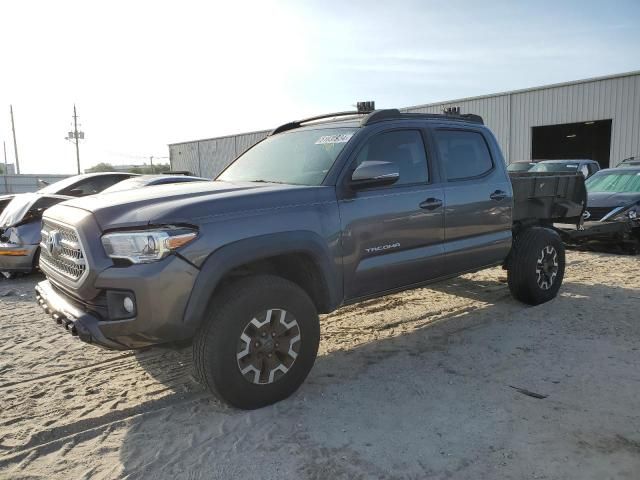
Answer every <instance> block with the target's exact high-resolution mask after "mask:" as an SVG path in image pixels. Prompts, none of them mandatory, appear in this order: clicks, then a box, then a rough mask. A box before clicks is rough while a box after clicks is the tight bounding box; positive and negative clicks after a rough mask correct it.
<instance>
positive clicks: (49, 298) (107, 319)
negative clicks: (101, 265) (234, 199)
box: [36, 256, 199, 350]
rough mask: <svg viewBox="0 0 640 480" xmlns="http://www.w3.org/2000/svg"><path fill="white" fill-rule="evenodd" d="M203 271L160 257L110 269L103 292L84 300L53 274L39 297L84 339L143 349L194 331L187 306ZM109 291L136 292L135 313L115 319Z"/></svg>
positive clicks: (101, 277) (101, 279)
mask: <svg viewBox="0 0 640 480" xmlns="http://www.w3.org/2000/svg"><path fill="white" fill-rule="evenodd" d="M198 273H199V270H198V269H196V268H195V267H193V266H192V265H191V264H189V263H187V262H185V261H184V260H182V259H180V258H178V257H176V256H170V257H168V258H166V259H164V260H162V261H160V262H156V263H150V264H141V265H131V266H129V267H122V268H116V267H112V268H107V269H105V270H103V271H102V272H100V273H98V274H97V276H96V277H95V280H94V282H93V287H95V289H96V291H98V292H100V293H99V295H98V296H96V297H94V298H91V299H88V298H87V299H83V298H82V296H81V295H80V294H78V291H76V292H73V291H70V290H67V289H66V288H65V287H64V286H63V285H60V284H58V282H56V281H54V280H53V279H51V278H50V279H48V280H45V281H43V282H40V283H39V284H38V285H37V286H36V293H37V296H38V302H39V303H40V305H41V306H42V308H43V309H44V310H45V312H47V313H48V314H50V315H51V316H52V317H53V318H54V319H55V320H56V321H57V322H58V323H59V324H61V325H63V326H64V327H65V328H66V330H67V331H69V332H70V333H71V334H72V335H76V336H77V337H78V338H80V340H82V341H85V342H87V343H91V344H94V345H98V346H101V347H104V348H107V349H111V350H125V349H139V348H143V347H147V346H150V345H158V344H163V343H174V342H183V341H185V340H189V339H191V338H192V337H193V335H194V333H195V332H194V331H192V330H191V329H190V328H188V327H187V326H186V325H185V324H184V322H183V318H184V311H185V309H186V305H187V302H188V300H189V296H190V293H191V289H192V288H193V284H194V282H195V279H196V277H197V274H198ZM108 292H130V293H131V294H132V296H133V298H135V302H136V305H135V306H136V308H135V316H134V317H132V318H127V319H120V320H114V319H112V315H111V310H110V306H109V304H108V301H107V300H105V299H106V298H107V293H108Z"/></svg>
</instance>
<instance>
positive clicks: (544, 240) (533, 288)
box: [507, 227, 565, 305]
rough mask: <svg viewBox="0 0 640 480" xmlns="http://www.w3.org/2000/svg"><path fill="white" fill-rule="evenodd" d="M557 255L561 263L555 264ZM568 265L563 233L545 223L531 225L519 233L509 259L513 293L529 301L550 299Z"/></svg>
mask: <svg viewBox="0 0 640 480" xmlns="http://www.w3.org/2000/svg"><path fill="white" fill-rule="evenodd" d="M554 255H555V258H556V263H557V265H553V258H554ZM548 258H549V260H547V259H548ZM549 264H550V265H551V267H550V268H547V265H549ZM545 269H548V270H549V272H547V271H546V270H545ZM564 269H565V249H564V244H563V243H562V240H561V239H560V236H559V235H558V234H557V233H556V232H554V231H553V230H551V229H548V228H544V227H531V228H527V229H526V230H523V231H522V232H520V233H519V234H518V235H517V236H516V238H515V240H514V243H513V248H512V250H511V253H510V254H509V259H508V262H507V270H508V272H507V278H508V283H509V290H511V295H513V297H514V298H515V299H517V300H519V301H521V302H523V303H526V304H529V305H539V304H541V303H545V302H548V301H549V300H552V299H553V298H555V297H556V295H558V290H560V286H561V285H562V280H563V278H564ZM553 272H555V276H553ZM552 276H553V279H552V280H550V279H551V277H552Z"/></svg>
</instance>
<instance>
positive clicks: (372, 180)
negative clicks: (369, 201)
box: [350, 161, 400, 190]
mask: <svg viewBox="0 0 640 480" xmlns="http://www.w3.org/2000/svg"><path fill="white" fill-rule="evenodd" d="M399 178H400V172H399V171H398V168H397V167H396V165H395V164H393V163H391V162H379V161H369V162H362V163H361V164H360V165H359V166H358V168H356V169H355V170H354V171H353V174H352V175H351V184H350V185H351V188H353V189H355V190H357V189H360V188H369V187H378V186H384V185H392V184H394V183H396V182H397V181H398V179H399Z"/></svg>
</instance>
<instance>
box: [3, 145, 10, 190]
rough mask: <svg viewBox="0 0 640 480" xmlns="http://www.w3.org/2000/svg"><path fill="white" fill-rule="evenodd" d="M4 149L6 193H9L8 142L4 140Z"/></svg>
mask: <svg viewBox="0 0 640 480" xmlns="http://www.w3.org/2000/svg"><path fill="white" fill-rule="evenodd" d="M2 149H3V150H4V193H9V181H8V180H7V175H9V166H8V165H7V142H5V141H4V140H3V141H2Z"/></svg>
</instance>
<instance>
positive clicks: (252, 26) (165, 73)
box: [0, 0, 640, 174]
mask: <svg viewBox="0 0 640 480" xmlns="http://www.w3.org/2000/svg"><path fill="white" fill-rule="evenodd" d="M614 6H615V8H614ZM633 70H640V2H639V1H638V0H631V1H616V2H602V1H590V0H583V1H562V0H556V1H546V0H538V1H530V2H524V1H516V0H511V1H495V2H491V1H485V2H479V1H463V0H448V1H442V0H440V1H430V0H423V1H418V0H394V1H388V2H376V1H373V0H366V1H360V0H354V1H348V0H341V1H333V0H327V1H313V0H304V1H300V0H297V1H289V0H282V1H275V0H274V1H270V0H262V1H255V2H253V1H241V0H234V1H233V2H229V1H226V2H218V1H213V0H209V1H203V2H196V1H187V0H182V1H180V2H176V1H171V2H164V1H160V0H155V1H142V0H128V1H124V2H123V1H118V0H111V1H109V2H97V1H91V0H84V1H65V0H57V1H55V2H52V1H50V0H46V1H29V0H21V1H19V2H18V1H2V2H0V142H1V141H3V140H4V141H6V145H7V156H8V161H9V163H13V160H14V149H13V139H12V136H11V123H10V117H9V105H10V104H11V105H13V110H14V116H15V126H16V135H17V143H18V155H19V160H20V166H21V172H22V173H39V174H44V173H61V174H62V173H66V174H70V173H75V170H76V158H75V147H74V146H73V145H72V144H71V143H70V142H69V141H67V140H65V136H67V133H68V132H69V131H70V130H71V129H72V118H71V116H72V113H73V105H74V103H75V105H76V106H77V109H78V115H79V122H80V125H81V127H80V130H82V131H84V132H85V140H84V141H82V142H81V145H80V156H81V166H82V169H85V168H88V167H90V166H92V165H95V164H97V163H99V162H106V163H111V164H115V165H123V164H140V163H143V162H149V157H150V156H154V157H155V160H154V162H167V161H168V159H167V158H166V157H168V154H169V153H168V147H167V144H168V143H173V142H179V141H187V140H195V139H199V138H210V137H216V136H221V135H229V134H234V133H242V132H248V131H254V130H263V129H267V128H271V127H274V126H277V125H279V124H281V123H285V122H287V121H290V120H292V119H295V118H301V117H305V116H310V115H314V114H318V113H325V112H332V111H343V110H349V109H351V107H352V106H353V105H354V104H355V102H356V101H358V100H375V102H376V107H378V108H392V107H404V106H411V105H418V104H424V103H430V102H436V101H445V100H451V99H456V98H463V97H469V96H476V95H483V94H488V93H496V92H501V91H506V90H513V89H520V88H526V87H533V86H539V85H544V84H551V83H558V82H564V81H570V80H577V79H582V78H589V77H595V76H601V75H609V74H615V73H621V72H628V71H633ZM0 155H1V152H0ZM163 157H164V158H163Z"/></svg>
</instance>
